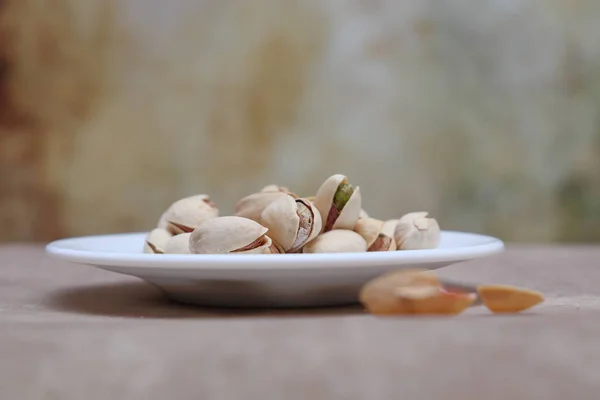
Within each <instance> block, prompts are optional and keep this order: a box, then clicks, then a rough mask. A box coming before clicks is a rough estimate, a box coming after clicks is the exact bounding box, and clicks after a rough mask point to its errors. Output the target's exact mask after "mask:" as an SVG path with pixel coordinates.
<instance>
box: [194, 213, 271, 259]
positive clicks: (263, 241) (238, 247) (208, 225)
mask: <svg viewBox="0 0 600 400" xmlns="http://www.w3.org/2000/svg"><path fill="white" fill-rule="evenodd" d="M267 231H268V229H267V228H265V227H264V226H262V225H260V224H259V223H257V222H255V221H252V220H250V219H248V218H243V217H217V218H212V219H208V220H205V221H204V222H203V223H201V224H200V226H198V228H196V229H195V230H194V232H192V235H191V237H190V250H191V252H192V253H194V254H227V253H233V254H242V253H243V254H249V253H256V254H262V253H264V252H265V249H267V248H268V247H269V246H271V243H272V242H271V239H270V238H269V237H268V236H267V235H266V233H267Z"/></svg>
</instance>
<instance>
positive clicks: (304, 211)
mask: <svg viewBox="0 0 600 400" xmlns="http://www.w3.org/2000/svg"><path fill="white" fill-rule="evenodd" d="M261 219H262V223H263V225H264V226H265V227H266V228H268V229H269V235H270V236H271V238H272V239H273V241H274V242H276V243H277V244H278V245H279V246H280V247H281V248H282V249H283V250H284V251H285V252H287V253H294V252H297V251H298V250H300V249H301V248H302V246H304V245H305V244H306V243H308V242H310V241H311V240H313V239H314V238H315V237H316V236H317V235H318V234H319V233H320V232H321V226H322V221H321V215H320V214H319V211H318V210H317V209H316V208H315V206H314V205H313V204H312V203H311V202H310V201H308V200H307V199H294V198H293V197H291V196H285V197H282V198H280V199H279V200H276V201H274V202H273V203H271V204H270V205H269V206H268V207H267V208H265V210H264V211H263V213H262V217H261Z"/></svg>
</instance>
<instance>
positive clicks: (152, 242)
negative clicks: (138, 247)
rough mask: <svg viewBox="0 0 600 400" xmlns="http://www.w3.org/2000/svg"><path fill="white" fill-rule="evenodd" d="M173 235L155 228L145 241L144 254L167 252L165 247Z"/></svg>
mask: <svg viewBox="0 0 600 400" xmlns="http://www.w3.org/2000/svg"><path fill="white" fill-rule="evenodd" d="M172 236H173V235H172V234H171V233H170V232H169V231H167V230H166V229H162V228H155V229H153V230H151V231H150V233H149V234H148V236H147V237H146V240H145V241H144V253H154V254H162V253H164V252H165V245H166V244H167V242H168V241H169V239H171V237H172Z"/></svg>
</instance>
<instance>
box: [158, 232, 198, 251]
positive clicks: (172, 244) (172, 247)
mask: <svg viewBox="0 0 600 400" xmlns="http://www.w3.org/2000/svg"><path fill="white" fill-rule="evenodd" d="M191 235H192V234H191V233H182V234H180V235H175V236H173V237H172V238H171V239H169V241H168V242H167V244H166V245H165V254H190V253H191V251H190V236H191Z"/></svg>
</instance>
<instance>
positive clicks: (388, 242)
mask: <svg viewBox="0 0 600 400" xmlns="http://www.w3.org/2000/svg"><path fill="white" fill-rule="evenodd" d="M385 224H386V223H384V222H383V221H380V220H378V219H375V218H361V219H359V220H358V221H357V222H356V225H355V226H354V231H355V232H356V233H358V234H359V235H360V236H362V237H363V239H365V241H366V242H367V251H393V250H396V242H395V240H394V230H393V226H390V224H388V225H387V227H386V229H385V231H384V226H386V225H385Z"/></svg>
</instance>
